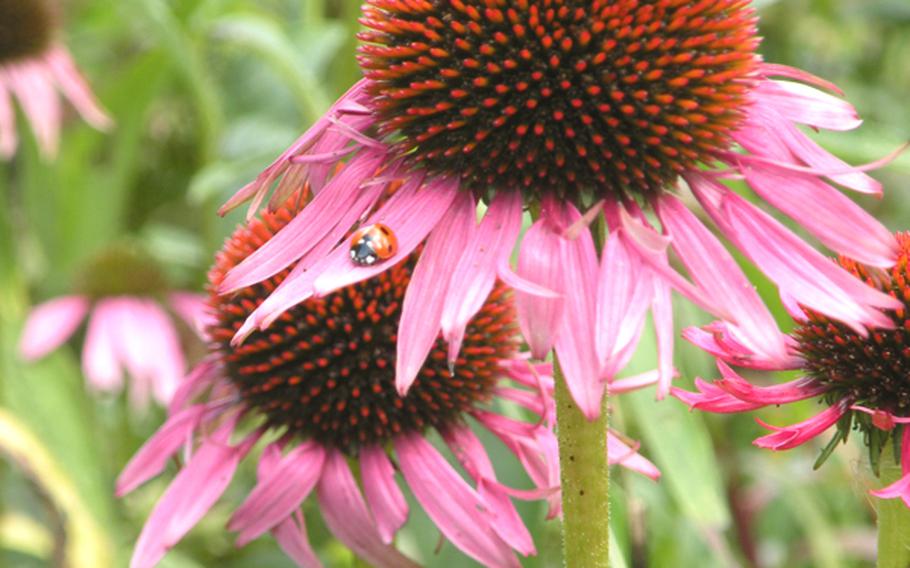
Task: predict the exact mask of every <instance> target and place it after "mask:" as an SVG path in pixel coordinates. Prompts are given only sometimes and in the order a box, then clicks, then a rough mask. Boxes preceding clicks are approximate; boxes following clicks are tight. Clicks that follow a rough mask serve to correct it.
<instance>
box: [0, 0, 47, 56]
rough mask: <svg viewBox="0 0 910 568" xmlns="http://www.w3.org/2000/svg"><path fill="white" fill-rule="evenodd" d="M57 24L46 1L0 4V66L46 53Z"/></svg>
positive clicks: (0, 0)
mask: <svg viewBox="0 0 910 568" xmlns="http://www.w3.org/2000/svg"><path fill="white" fill-rule="evenodd" d="M54 23H55V22H54V14H53V12H52V10H51V7H50V5H49V3H48V1H47V0H0V64H4V63H9V62H13V61H17V60H20V59H24V58H27V57H30V56H35V55H40V54H41V53H44V51H45V50H46V49H47V48H48V46H49V45H50V42H51V39H52V38H53V33H54Z"/></svg>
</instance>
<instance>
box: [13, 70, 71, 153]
mask: <svg viewBox="0 0 910 568" xmlns="http://www.w3.org/2000/svg"><path fill="white" fill-rule="evenodd" d="M7 77H8V78H9V81H8V83H7V86H8V87H9V88H10V90H11V91H12V92H13V94H14V95H15V97H16V99H17V100H18V101H19V105H20V107H21V108H22V111H23V112H24V113H25V116H26V117H28V121H29V123H30V124H31V126H32V131H33V132H34V133H35V139H36V140H37V142H38V147H39V148H40V150H41V153H42V155H43V156H44V157H46V158H52V157H54V156H56V155H57V147H58V145H59V142H60V124H61V123H62V121H63V109H62V107H61V104H60V97H59V96H58V95H57V92H56V90H55V89H54V78H53V76H52V75H51V72H50V70H49V69H48V68H47V67H46V66H45V65H44V63H43V62H42V61H36V62H26V63H20V64H17V65H10V66H8V67H7Z"/></svg>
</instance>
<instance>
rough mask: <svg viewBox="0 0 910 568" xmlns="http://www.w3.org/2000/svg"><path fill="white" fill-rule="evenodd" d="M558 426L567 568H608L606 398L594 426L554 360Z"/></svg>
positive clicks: (608, 505) (564, 545) (608, 517)
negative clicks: (573, 397)
mask: <svg viewBox="0 0 910 568" xmlns="http://www.w3.org/2000/svg"><path fill="white" fill-rule="evenodd" d="M553 371H554V373H553V374H554V378H555V379H556V425H557V426H556V427H557V436H558V437H559V466H560V472H561V478H562V479H561V481H562V514H563V521H562V546H563V559H564V565H565V566H566V568H601V567H602V568H606V567H607V566H609V564H610V562H609V551H610V522H609V521H610V500H609V492H610V478H609V472H608V469H607V397H606V396H605V397H604V400H603V408H602V412H601V414H600V418H598V419H597V420H595V421H593V422H590V421H588V419H587V418H585V417H584V415H583V414H582V413H581V411H580V410H579V409H578V407H577V406H576V405H575V401H574V400H572V395H571V393H570V392H569V388H568V387H567V386H566V381H565V377H563V375H562V369H560V368H559V363H558V361H556V360H554V365H553Z"/></svg>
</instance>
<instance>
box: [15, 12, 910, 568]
mask: <svg viewBox="0 0 910 568" xmlns="http://www.w3.org/2000/svg"><path fill="white" fill-rule="evenodd" d="M756 4H757V5H758V6H759V8H760V14H761V16H762V24H761V32H762V34H763V35H764V37H765V38H766V40H765V43H764V45H763V48H762V53H763V54H764V56H765V58H766V59H767V60H768V61H773V62H777V63H787V64H791V65H795V66H798V67H801V68H804V69H807V70H809V71H812V72H814V73H816V74H819V75H821V76H823V77H825V78H827V79H830V80H833V81H834V82H836V83H837V84H839V85H840V86H841V87H842V88H843V89H844V90H845V91H846V93H847V96H848V98H849V99H850V100H851V101H852V102H854V103H855V104H856V106H857V107H858V109H859V110H860V113H861V115H862V116H863V117H864V118H865V119H866V124H865V125H864V126H863V127H862V128H860V129H859V130H857V131H854V132H848V133H837V134H836V135H829V134H821V135H819V138H820V139H821V140H822V141H823V143H824V144H825V145H826V146H827V147H828V148H830V149H832V150H833V151H835V153H837V154H838V155H840V156H842V157H844V158H845V159H847V160H848V161H850V162H852V163H864V162H869V161H873V160H875V159H878V158H879V157H881V156H883V155H885V154H887V153H888V152H890V151H891V150H893V149H894V148H895V147H897V146H899V145H900V144H901V143H903V142H904V141H906V140H907V139H908V138H910V99H908V95H910V64H908V62H910V3H908V2H907V0H781V1H779V2H774V1H764V2H756ZM64 8H65V10H64V11H65V16H66V17H65V30H64V35H65V41H66V43H67V44H68V45H69V46H70V48H71V50H72V51H73V52H74V55H75V57H76V59H77V61H78V62H79V64H80V66H81V68H82V69H83V71H84V72H85V74H86V75H87V77H88V78H89V80H90V82H91V83H92V85H93V86H94V88H95V90H96V92H97V93H98V95H99V97H100V98H101V100H102V101H103V103H104V105H105V106H106V107H107V109H108V110H109V111H110V112H111V114H112V115H113V117H114V118H115V120H116V128H115V129H114V130H113V131H112V132H110V133H99V132H95V131H93V130H91V129H90V128H89V127H87V126H85V125H84V124H83V123H81V122H80V121H79V120H75V119H74V120H70V121H69V122H68V124H67V128H66V129H65V133H64V138H63V140H62V144H61V148H62V151H61V153H60V156H59V157H58V159H57V160H56V161H53V162H48V161H46V160H43V159H42V158H40V157H39V155H38V152H37V149H36V147H35V144H34V141H33V140H32V138H31V135H30V134H27V129H26V128H25V127H24V126H23V125H24V121H23V120H22V117H20V121H19V124H20V128H19V131H20V133H22V135H23V136H22V137H23V144H22V147H21V150H20V152H19V154H18V155H17V156H16V158H15V159H14V160H13V161H11V162H9V163H5V164H3V163H0V403H2V407H0V446H2V449H3V455H4V456H5V457H6V459H5V460H4V461H0V566H24V567H32V566H35V567H37V566H58V565H64V564H63V563H66V564H67V565H69V566H76V567H82V566H86V567H88V566H91V567H98V568H104V567H107V566H125V565H126V563H127V561H128V558H129V554H130V551H131V545H132V543H133V542H134V541H135V538H136V536H137V534H138V531H139V530H140V528H141V526H142V523H143V520H144V519H145V518H146V516H147V515H148V512H149V511H150V508H151V506H152V505H153V503H154V501H155V500H156V499H157V497H158V496H160V495H161V493H162V492H163V490H164V487H165V486H166V483H167V482H168V481H169V480H170V479H172V477H173V471H169V472H168V474H166V475H165V476H163V477H162V478H161V479H158V480H156V481H154V482H152V483H150V484H149V485H148V486H147V487H145V488H143V489H141V490H139V491H137V492H136V493H135V494H133V495H131V496H130V497H129V498H127V499H125V500H123V501H117V500H115V499H114V498H113V497H112V493H113V480H114V478H115V476H116V474H117V473H118V471H119V470H120V468H122V466H123V465H124V464H125V462H126V460H127V459H128V457H129V456H130V455H131V454H132V453H133V452H134V451H135V450H136V449H137V448H138V447H139V445H141V443H142V441H143V440H145V439H146V438H147V437H148V436H149V435H150V434H151V433H152V432H153V431H154V430H155V428H156V427H157V425H159V424H160V423H161V422H162V420H163V413H162V412H161V411H160V410H155V411H153V412H151V413H149V414H147V415H142V416H140V415H135V414H132V413H131V412H130V411H129V410H128V407H127V405H126V404H125V400H123V398H122V397H121V398H119V399H118V398H113V399H103V400H99V399H96V398H93V397H91V396H89V395H88V394H87V393H86V392H85V390H84V388H83V378H82V376H81V373H80V370H79V363H78V358H77V355H78V350H77V346H75V345H71V346H70V347H68V348H67V349H64V350H61V351H59V352H57V353H55V354H54V355H52V356H50V357H48V358H46V359H44V360H42V361H40V362H39V363H37V364H26V363H24V362H23V361H21V359H20V358H19V357H18V355H17V353H16V342H17V340H18V336H19V333H20V331H21V328H22V322H23V319H24V316H25V315H26V313H27V310H28V309H29V307H30V306H31V305H33V304H34V303H37V302H40V301H43V300H45V299H47V298H49V297H52V296H55V295H59V294H63V293H66V292H67V291H68V290H69V287H70V286H71V285H72V281H73V278H74V275H75V274H76V273H77V272H78V270H79V269H80V266H82V265H83V264H84V263H85V261H86V259H87V258H89V257H90V256H91V255H92V254H93V253H94V252H96V251H97V250H98V249H99V248H100V247H103V246H104V245H105V244H107V243H109V242H111V241H113V240H115V239H119V238H123V237H124V236H129V238H131V239H136V240H138V241H140V242H142V243H143V244H144V245H145V246H147V247H148V248H149V249H150V250H151V251H152V252H153V253H154V254H155V256H156V257H157V258H158V259H159V260H161V261H162V262H163V263H164V264H165V266H166V267H167V269H168V273H169V276H170V277H171V279H172V283H173V285H174V286H175V287H178V288H183V289H201V287H202V286H203V285H204V276H205V271H206V270H207V268H208V264H209V262H210V259H211V258H212V255H213V253H214V251H215V250H217V248H218V247H219V246H220V244H221V242H222V240H223V239H224V237H225V236H226V235H227V234H228V233H229V232H230V231H231V230H232V229H233V227H234V226H235V225H236V224H237V223H238V222H239V221H240V215H242V212H239V213H235V214H232V215H230V216H228V217H227V218H226V219H221V218H219V217H217V216H216V215H215V209H216V208H217V206H218V205H219V204H220V203H222V202H223V201H224V200H225V199H226V198H227V197H228V196H229V195H230V194H231V193H232V192H233V191H234V190H235V189H236V188H238V187H239V186H240V185H242V184H243V183H245V182H246V181H248V180H249V179H251V178H252V177H253V176H255V175H256V173H258V172H259V171H260V170H261V169H262V168H263V167H264V166H266V165H267V164H268V163H270V162H271V160H272V159H273V158H274V157H275V156H276V155H277V154H278V153H279V152H280V151H282V150H283V149H284V148H285V147H286V145H287V144H288V143H290V142H291V141H292V140H293V139H294V138H296V136H298V135H299V133H300V132H302V131H303V130H304V129H305V128H306V127H307V125H308V124H310V123H311V122H312V121H313V120H314V119H315V118H316V117H317V116H319V114H320V113H321V112H322V111H323V110H324V109H325V108H326V107H327V106H328V105H329V103H330V102H331V101H332V100H333V99H334V98H335V97H336V96H338V95H339V94H340V93H342V92H343V91H344V90H346V88H347V87H348V86H350V85H351V84H352V82H353V81H354V80H355V79H356V78H357V76H358V69H357V66H356V63H355V59H354V55H353V50H354V46H355V43H354V34H355V32H356V30H357V22H356V18H357V14H358V2H356V1H355V0H260V1H256V0H180V1H177V0H172V1H168V0H130V1H128V2H101V1H91V0H72V1H69V2H66V3H65V6H64ZM876 175H877V176H878V177H879V178H880V179H881V180H883V181H884V182H885V184H886V197H885V198H884V199H883V200H880V201H879V200H875V199H863V200H862V204H863V205H864V206H866V207H868V208H869V209H870V210H871V211H873V212H874V213H875V214H876V215H878V216H879V217H880V218H881V219H883V220H884V222H885V223H886V224H887V225H888V226H889V227H890V228H892V229H895V230H899V229H902V228H908V227H910V200H907V199H905V198H904V196H905V195H906V192H907V191H910V155H908V154H905V155H903V156H901V157H900V158H898V159H897V160H896V161H895V162H894V163H893V164H891V165H890V166H888V167H887V168H885V169H884V170H882V171H880V172H877V173H876ZM747 269H748V270H749V271H750V276H752V277H754V279H755V281H756V282H758V283H759V287H760V290H761V291H762V293H763V294H765V297H766V298H767V299H768V301H769V302H771V303H773V304H775V305H776V303H777V302H776V300H775V291H774V290H773V289H772V288H771V287H770V286H769V285H768V284H767V282H766V281H764V280H763V279H762V277H761V276H760V275H759V274H757V273H756V272H755V271H754V270H753V269H752V267H750V266H747ZM679 306H680V307H679V310H678V312H679V313H678V315H679V318H678V319H679V320H680V322H682V323H688V324H691V323H695V322H698V321H700V319H699V318H700V317H701V316H699V315H698V314H697V313H696V312H695V311H694V310H693V309H689V308H688V307H687V306H685V305H683V304H682V302H680V303H679ZM780 315H781V321H782V322H783V321H785V320H786V318H785V317H783V315H782V314H780ZM646 337H647V334H646ZM679 345H680V347H679V349H678V358H679V368H680V371H681V375H682V376H681V378H680V379H679V384H680V385H681V386H691V382H692V380H693V378H694V377H695V376H704V377H706V378H710V377H713V376H714V371H713V369H712V367H711V364H710V362H709V361H707V360H706V358H705V357H704V356H703V355H701V354H700V353H699V352H698V351H697V350H695V349H693V348H690V347H689V346H686V345H682V343H680V344H679ZM651 353H653V346H649V345H644V346H643V347H642V350H641V354H640V356H639V357H638V360H637V361H636V362H635V364H634V365H637V366H638V367H639V368H640V369H642V370H643V369H645V368H648V366H649V358H650V354H651ZM633 370H634V369H633ZM759 380H761V379H760V378H759ZM611 405H612V410H613V415H612V420H613V424H614V426H615V427H617V428H618V429H620V430H622V431H624V432H627V433H628V434H630V435H631V436H632V437H634V438H636V439H639V440H641V441H642V453H644V454H645V455H646V456H649V457H650V458H652V459H653V460H654V461H655V462H656V463H657V464H658V465H659V466H660V467H661V469H662V471H663V473H664V476H663V478H662V480H661V482H660V483H653V482H651V481H650V480H648V479H645V478H642V477H640V476H637V475H635V474H631V473H629V472H627V471H624V470H615V471H614V472H613V476H614V479H615V480H616V482H615V483H614V484H613V485H612V487H613V488H614V491H613V496H612V500H613V506H612V512H613V523H612V528H613V531H614V536H615V541H616V546H617V550H618V551H621V552H618V553H617V554H614V555H612V559H613V561H614V565H615V566H654V567H664V566H667V567H670V566H704V567H711V566H718V567H727V566H737V565H744V566H761V567H773V566H782V567H802V566H806V567H809V566H811V567H823V568H834V567H846V566H867V565H869V564H870V563H871V561H872V558H873V554H874V525H873V514H872V507H871V503H870V498H869V497H868V496H867V495H866V494H865V490H866V489H867V487H868V484H869V483H870V480H869V479H868V477H867V476H866V475H865V474H864V473H863V472H864V468H863V465H862V461H861V456H862V453H861V451H860V448H859V447H858V446H857V445H855V443H854V442H855V441H853V440H851V441H850V443H848V444H846V445H845V446H844V447H842V448H840V449H839V450H838V451H837V452H836V453H835V455H834V457H832V459H830V460H829V461H828V463H827V464H826V465H825V466H824V468H822V469H821V470H820V471H813V470H812V464H813V462H814V460H815V458H816V457H817V454H818V451H819V450H820V447H815V448H812V447H803V448H800V449H798V450H794V451H790V452H786V453H781V454H774V453H770V452H766V451H760V450H758V449H756V448H754V447H752V446H751V440H752V439H754V438H755V437H756V436H757V435H759V433H760V428H759V427H758V426H757V425H756V424H755V423H754V422H753V420H752V417H750V416H735V417H717V416H704V415H701V414H696V413H689V412H688V411H687V410H686V409H685V408H684V407H683V405H681V404H680V403H678V402H677V401H674V400H669V401H665V402H662V403H656V402H655V401H654V400H653V392H640V393H635V394H631V395H623V396H622V397H621V398H619V399H616V400H613V401H612V402H611ZM815 410H816V407H815V404H814V403H812V402H808V403H805V404H802V405H795V406H791V407H788V408H780V409H770V410H767V411H765V412H762V413H761V417H762V418H763V419H765V420H767V421H769V422H771V423H773V424H783V423H789V422H795V421H798V420H802V419H804V418H805V417H807V416H808V415H809V414H810V413H812V412H813V411H815ZM494 451H495V456H494V461H495V462H496V463H497V466H498V468H499V470H500V472H501V474H502V477H503V478H504V480H505V481H506V482H509V483H512V484H514V485H518V486H522V484H526V483H527V481H526V480H525V479H524V478H523V477H522V476H521V474H520V472H519V468H518V467H517V465H516V464H515V463H514V460H512V459H510V458H509V457H508V455H507V452H505V451H504V450H503V449H502V448H501V447H494ZM500 464H502V465H500ZM247 465H250V464H247ZM253 475H254V472H253V469H252V468H251V467H247V468H246V469H244V470H243V471H242V472H241V474H240V475H239V476H238V479H237V480H235V483H234V484H233V485H232V487H231V489H230V490H229V491H228V493H227V494H226V496H225V498H223V499H222V504H221V505H219V506H217V507H216V509H215V510H214V511H213V513H212V514H210V515H209V516H208V517H207V519H206V520H205V521H203V523H201V524H200V526H199V527H197V528H196V529H195V530H194V531H193V532H192V533H191V535H190V536H189V537H188V538H187V539H185V541H184V542H183V543H181V544H180V546H178V548H177V549H176V550H175V551H174V552H173V553H171V554H170V555H169V556H168V558H167V560H166V561H165V563H163V564H162V565H163V566H168V567H172V568H176V567H180V568H189V567H197V566H214V565H218V566H227V567H240V566H290V565H291V563H290V561H288V560H287V559H286V558H285V557H284V556H283V555H282V554H281V552H280V551H279V550H278V548H277V546H276V545H275V543H274V542H273V541H271V540H270V539H269V538H262V539H260V540H258V541H256V542H255V543H253V544H252V545H250V546H248V547H246V548H244V549H239V550H238V549H236V548H235V547H234V546H233V543H232V540H231V536H230V535H228V534H227V533H226V531H225V530H224V523H225V521H226V519H227V516H228V515H229V513H230V510H231V506H232V505H233V506H236V505H237V504H239V503H240V501H241V499H242V497H243V495H244V492H245V491H247V490H248V489H249V488H250V487H251V486H252V480H253ZM521 510H522V513H523V515H524V516H525V519H526V520H527V522H528V524H529V526H531V528H532V531H533V533H534V535H535V538H536V540H537V543H538V548H539V550H540V554H539V556H538V557H536V558H532V559H528V560H527V561H526V562H525V565H526V566H529V567H532V566H559V565H560V553H559V545H560V536H559V526H558V525H557V524H556V523H546V522H545V521H544V510H543V509H542V508H541V507H539V506H537V505H533V504H531V505H522V508H521ZM317 517H318V515H315V514H314V515H311V516H310V518H311V519H314V520H315V519H316V518H317ZM314 525H315V526H314V527H312V534H311V536H312V538H313V541H314V544H315V546H316V548H317V550H318V551H319V553H320V555H321V556H322V557H323V559H324V560H325V562H326V564H327V565H329V566H344V565H348V564H351V563H353V562H354V560H353V558H352V557H351V555H350V554H349V553H348V552H347V551H346V550H345V549H344V548H343V547H342V546H340V545H339V544H338V543H336V542H335V541H334V540H332V539H331V537H330V535H329V534H328V532H327V531H326V530H325V528H324V527H322V526H320V525H319V524H318V523H314ZM437 541H438V534H437V532H436V531H435V529H434V528H433V526H432V524H431V523H430V522H429V520H428V519H427V518H426V517H425V516H424V515H423V514H422V513H421V512H420V510H419V507H417V506H416V505H415V506H413V507H412V519H411V522H410V523H409V525H408V526H407V528H406V530H405V531H404V533H403V534H402V536H401V538H400V541H399V542H400V545H401V546H402V547H403V548H405V549H406V550H407V551H408V552H410V553H413V554H414V555H415V558H417V559H419V560H420V561H421V562H423V563H425V564H427V565H430V566H472V565H473V564H472V562H470V561H469V560H467V559H466V558H465V557H463V556H462V555H460V554H458V553H457V552H456V551H455V550H454V548H453V547H452V546H451V545H448V544H446V545H443V546H442V548H441V551H440V552H438V553H436V552H434V549H435V548H436V544H437Z"/></svg>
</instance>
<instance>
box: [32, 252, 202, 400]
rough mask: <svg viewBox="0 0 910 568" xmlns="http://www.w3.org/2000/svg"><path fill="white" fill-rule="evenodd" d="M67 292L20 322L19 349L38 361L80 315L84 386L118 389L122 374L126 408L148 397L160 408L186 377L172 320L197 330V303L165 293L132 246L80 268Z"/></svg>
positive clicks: (158, 273) (156, 269)
mask: <svg viewBox="0 0 910 568" xmlns="http://www.w3.org/2000/svg"><path fill="white" fill-rule="evenodd" d="M75 288H76V290H75V293H74V294H71V295H66V296H60V297H57V298H54V299H51V300H48V301H46V302H44V303H42V304H39V305H37V306H35V308H33V309H32V311H31V313H30V314H29V315H28V318H27V320H26V322H25V329H24V330H23V332H22V337H21V339H20V342H19V351H20V353H21V354H22V356H23V357H24V358H25V359H28V360H35V359H40V358H41V357H44V356H45V355H47V354H48V353H50V352H51V351H53V350H55V349H57V348H58V347H59V346H61V345H62V344H63V343H64V342H66V341H67V340H68V339H69V338H70V337H72V335H73V334H74V333H75V332H76V330H77V329H78V328H79V325H80V324H81V323H82V321H83V320H84V319H86V316H88V327H87V331H86V334H85V344H84V346H83V348H82V371H83V373H84V374H85V379H86V382H87V385H88V387H89V389H91V390H92V391H96V392H115V393H116V392H119V391H121V390H122V389H123V385H124V375H126V376H128V377H129V379H130V380H129V397H130V402H131V403H132V405H133V407H134V408H137V409H144V408H145V407H146V406H147V405H148V404H149V401H150V399H151V398H154V399H155V400H157V401H158V402H159V403H160V404H167V403H168V402H170V400H171V396H172V395H173V394H174V391H175V390H176V389H177V386H178V384H179V383H180V380H181V379H182V378H183V375H184V373H185V372H186V369H187V367H186V358H185V356H184V352H183V347H182V346H181V341H180V334H179V332H178V328H177V325H176V323H175V322H174V316H175V315H176V316H179V317H180V318H181V319H183V320H184V322H185V323H186V325H188V326H189V327H191V328H192V329H193V330H195V331H199V330H200V329H201V328H202V327H203V326H204V325H205V321H206V317H207V316H206V314H205V312H204V306H205V303H204V298H203V297H202V296H200V295H197V294H192V293H190V292H180V291H175V290H172V289H170V287H169V285H168V282H167V279H166V277H165V275H164V272H163V271H162V268H161V267H160V266H158V265H157V263H156V262H155V261H154V260H153V259H152V258H151V257H150V256H149V255H148V254H147V253H145V252H143V251H142V250H140V249H139V248H138V247H135V246H132V245H113V246H111V247H110V248H108V249H106V250H104V251H102V252H101V253H100V254H98V255H97V256H96V257H95V258H94V259H93V260H92V261H91V262H90V263H89V264H88V265H87V266H86V267H85V268H84V270H83V271H82V273H81V276H80V278H79V279H78V282H77V283H76V286H75Z"/></svg>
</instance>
